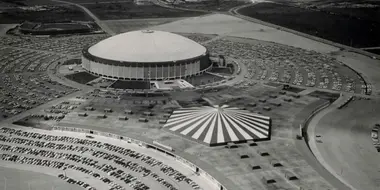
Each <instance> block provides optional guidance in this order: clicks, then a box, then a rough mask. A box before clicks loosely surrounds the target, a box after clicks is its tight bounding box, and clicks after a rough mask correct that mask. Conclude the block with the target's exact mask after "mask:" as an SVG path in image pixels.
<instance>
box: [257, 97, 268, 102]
mask: <svg viewBox="0 0 380 190" xmlns="http://www.w3.org/2000/svg"><path fill="white" fill-rule="evenodd" d="M266 101H267V100H266V99H264V98H260V99H259V102H261V103H265V102H266Z"/></svg>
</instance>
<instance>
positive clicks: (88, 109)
mask: <svg viewBox="0 0 380 190" xmlns="http://www.w3.org/2000/svg"><path fill="white" fill-rule="evenodd" d="M84 109H85V110H86V111H94V110H95V108H94V107H91V106H87V107H85V108H84Z"/></svg>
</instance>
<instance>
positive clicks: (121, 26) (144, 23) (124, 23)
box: [103, 18, 181, 33]
mask: <svg viewBox="0 0 380 190" xmlns="http://www.w3.org/2000/svg"><path fill="white" fill-rule="evenodd" d="M178 19H181V18H154V19H124V20H107V21H103V22H104V23H106V24H107V25H108V27H110V28H111V29H112V31H114V32H116V33H123V32H129V31H133V30H140V29H144V28H147V27H151V26H156V25H161V24H166V23H170V22H173V21H176V20H178Z"/></svg>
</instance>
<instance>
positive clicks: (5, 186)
mask: <svg viewBox="0 0 380 190" xmlns="http://www.w3.org/2000/svg"><path fill="white" fill-rule="evenodd" d="M4 190H7V178H6V177H4Z"/></svg>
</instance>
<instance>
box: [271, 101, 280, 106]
mask: <svg viewBox="0 0 380 190" xmlns="http://www.w3.org/2000/svg"><path fill="white" fill-rule="evenodd" d="M270 104H272V105H274V106H277V107H280V106H281V103H280V102H271V103H270Z"/></svg>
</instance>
